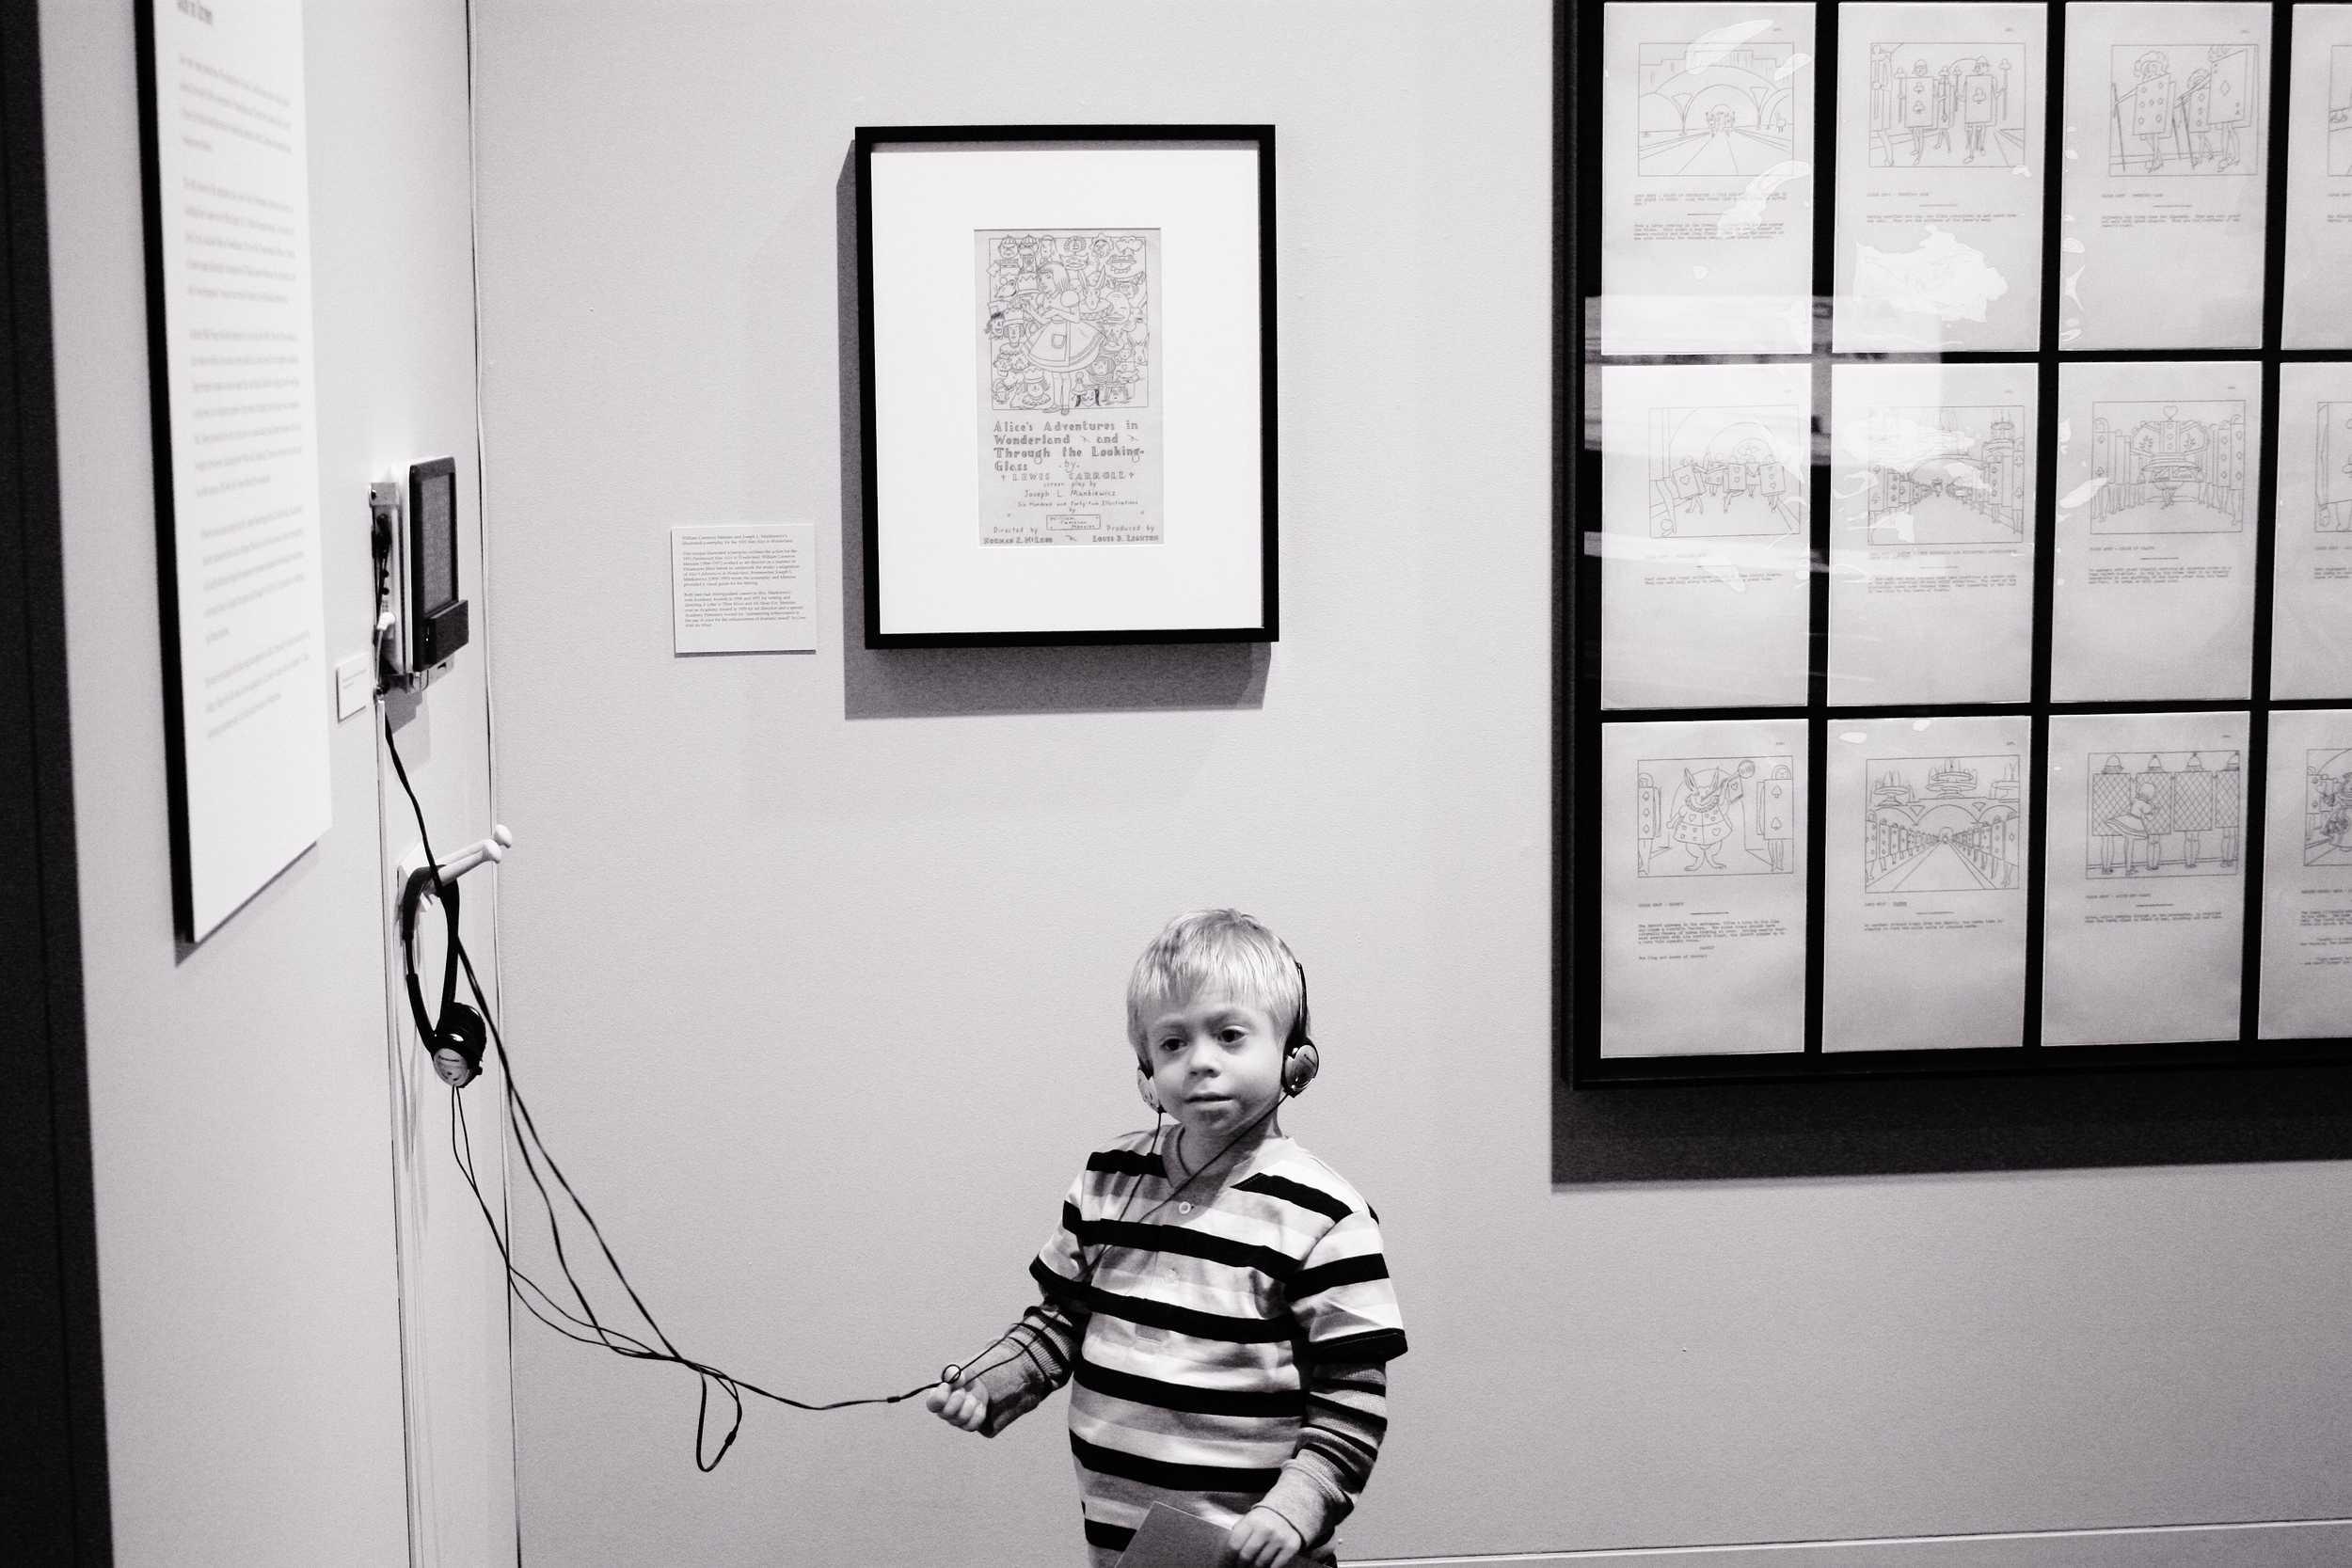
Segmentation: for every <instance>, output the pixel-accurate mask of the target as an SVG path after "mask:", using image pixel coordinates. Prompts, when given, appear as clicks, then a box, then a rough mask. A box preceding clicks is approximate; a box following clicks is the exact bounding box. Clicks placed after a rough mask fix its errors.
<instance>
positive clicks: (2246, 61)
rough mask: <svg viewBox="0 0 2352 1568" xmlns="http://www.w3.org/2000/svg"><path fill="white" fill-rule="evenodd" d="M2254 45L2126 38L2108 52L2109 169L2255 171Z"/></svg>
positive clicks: (2114, 171) (2130, 172) (2144, 172)
mask: <svg viewBox="0 0 2352 1568" xmlns="http://www.w3.org/2000/svg"><path fill="white" fill-rule="evenodd" d="M2254 87H2255V65H2254V49H2253V46H2252V45H2251V44H2245V43H2215V44H2193V45H2192V44H2161V45H2143V44H2125V45H2118V46H2117V47H2116V48H2115V49H2114V50H2113V51H2112V52H2111V55H2110V65H2109V80H2108V85H2107V173H2108V174H2109V175H2115V176H2121V175H2135V176H2143V177H2144V176H2150V175H2175V174H2205V175H2211V174H2251V173H2253V172H2255V167H2254V157H2253V150H2254V148H2253V143H2254V137H2255V129H2254Z"/></svg>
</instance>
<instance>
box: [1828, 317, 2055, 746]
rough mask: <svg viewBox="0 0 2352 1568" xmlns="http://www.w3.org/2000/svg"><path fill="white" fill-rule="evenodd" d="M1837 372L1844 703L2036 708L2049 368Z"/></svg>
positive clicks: (1837, 610) (1834, 637) (1837, 623)
mask: <svg viewBox="0 0 2352 1568" xmlns="http://www.w3.org/2000/svg"><path fill="white" fill-rule="evenodd" d="M1830 377H1831V392H1830V402H1831V420H1830V429H1831V433H1832V434H1831V451H1832V454H1833V455H1832V459H1831V467H1830V496H1831V521H1830V574H1829V626H1830V649H1829V700H1830V702H1831V703H1832V704H1834V705H1857V706H1886V705H1896V704H1902V703H1970V702H1974V703H2021V702H2024V701H2025V700H2026V698H2027V697H2028V696H2029V695H2030V694H2031V689H2032V678H2033V572H2034V562H2033V557H2034V545H2035V540H2034V528H2033V510H2034V430H2035V428H2036V420H2035V417H2034V416H2035V405H2036V403H2037V401H2038V396H2037V393H2038V388H2037V386H2036V372H2035V369H2034V367H2033V366H2031V365H1998V364H1985V365H1977V364H1971V365H1837V366H1834V367H1832V369H1831V372H1830Z"/></svg>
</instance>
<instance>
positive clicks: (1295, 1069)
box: [1282, 1038, 1323, 1099]
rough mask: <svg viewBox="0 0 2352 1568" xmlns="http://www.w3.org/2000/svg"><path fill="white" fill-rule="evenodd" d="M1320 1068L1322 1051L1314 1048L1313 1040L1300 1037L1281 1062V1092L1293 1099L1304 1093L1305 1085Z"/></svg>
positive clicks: (1321, 1068)
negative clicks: (1288, 1054)
mask: <svg viewBox="0 0 2352 1568" xmlns="http://www.w3.org/2000/svg"><path fill="white" fill-rule="evenodd" d="M1322 1070H1323V1053H1322V1052H1320V1051H1317V1050H1316V1049H1315V1042H1314V1041H1312V1040H1311V1039H1304V1038H1302V1039H1301V1040H1300V1041H1299V1042H1298V1044H1297V1045H1295V1047H1293V1048H1292V1050H1291V1053H1290V1056H1289V1058H1288V1059H1287V1060H1285V1061H1284V1062H1283V1063H1282V1092H1283V1093H1285V1094H1287V1095H1290V1096H1292V1097H1293V1098H1294V1099H1295V1098H1296V1097H1297V1096H1299V1095H1302V1094H1304V1093H1306V1092H1307V1085H1310V1084H1311V1083H1313V1082H1314V1081H1315V1074H1316V1073H1318V1072H1320V1071H1322Z"/></svg>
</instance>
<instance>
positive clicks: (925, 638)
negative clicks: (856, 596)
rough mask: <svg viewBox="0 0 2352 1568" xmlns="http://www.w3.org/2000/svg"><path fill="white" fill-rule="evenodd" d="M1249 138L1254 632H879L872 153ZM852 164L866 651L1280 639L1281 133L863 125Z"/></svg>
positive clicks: (1210, 128)
mask: <svg viewBox="0 0 2352 1568" xmlns="http://www.w3.org/2000/svg"><path fill="white" fill-rule="evenodd" d="M1153 141H1160V142H1201V143H1211V142H1222V143H1238V142H1248V143H1253V144H1255V146H1256V148H1257V155H1258V205H1257V218H1258V320H1259V350H1260V353H1259V381H1260V392H1259V400H1258V416H1259V446H1258V454H1259V465H1260V476H1259V494H1260V505H1259V550H1260V569H1259V577H1258V582H1259V617H1260V623H1261V624H1260V625H1258V626H1186V627H1181V628H1166V629H1142V630H1133V629H1120V630H1104V629H1089V628H1073V629H1068V630H1061V631H1050V632H1048V631H972V632H885V631H883V630H882V570H881V548H880V546H881V536H882V523H881V486H880V483H879V480H880V474H879V472H878V467H879V465H878V461H877V442H876V436H875V425H874V404H875V388H874V381H875V376H874V250H873V231H874V206H873V155H874V150H875V149H876V148H877V147H881V146H884V145H887V144H890V143H894V142H898V143H914V144H930V145H935V146H936V145H954V144H959V143H976V144H977V143H991V142H999V143H1016V144H1017V143H1036V144H1038V145H1040V146H1050V145H1056V144H1064V143H1073V142H1153ZM852 161H853V164H854V166H855V169H856V182H857V302H858V333H857V337H858V403H859V417H860V430H859V434H858V457H859V462H860V464H861V465H862V478H863V490H864V494H863V496H862V498H861V499H862V504H863V508H864V516H863V518H862V521H861V530H860V531H861V533H862V535H863V539H864V549H865V552H866V560H865V563H864V577H865V590H866V647H867V648H869V649H891V648H1008V647H1074V646H1089V647H1094V646H1118V645H1125V646H1133V645H1138V644H1155V643H1175V642H1279V641H1281V602H1280V581H1281V577H1280V571H1281V557H1280V550H1281V546H1280V520H1279V501H1280V484H1281V468H1280V464H1279V398H1278V387H1277V378H1278V373H1277V367H1278V356H1277V341H1276V329H1277V323H1276V299H1275V287H1276V276H1277V270H1278V269H1277V267H1276V264H1275V247H1276V243H1277V236H1276V230H1275V127H1274V126H1273V125H1271V124H1250V125H1244V124H1200V125H861V126H858V127H857V128H856V133H855V143H854V154H853V160H852Z"/></svg>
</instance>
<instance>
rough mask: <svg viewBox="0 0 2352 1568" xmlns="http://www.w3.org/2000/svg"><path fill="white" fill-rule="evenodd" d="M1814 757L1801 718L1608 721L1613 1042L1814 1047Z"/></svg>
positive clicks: (1604, 887) (1611, 1049) (1653, 1052)
mask: <svg viewBox="0 0 2352 1568" xmlns="http://www.w3.org/2000/svg"><path fill="white" fill-rule="evenodd" d="M1804 769H1805V740H1804V721H1803V720H1801V719H1776V720H1749V721H1730V722H1710V723H1681V722H1666V723H1641V724H1609V725H1604V726H1603V727H1602V729H1601V778H1602V784H1601V836H1602V841H1603V845H1604V855H1603V861H1602V868H1601V873H1600V876H1601V901H1602V907H1603V913H1602V920H1601V958H1600V1012H1601V1031H1602V1040H1603V1046H1602V1049H1603V1051H1604V1053H1607V1054H1609V1055H1613V1056H1658V1055H1675V1056H1682V1055H1725V1054H1746V1053H1763V1052H1789V1051H1802V1050H1803V1049H1804V947H1805V853H1806V851H1805V843H1804V822H1805V810H1806V807H1805V777H1804Z"/></svg>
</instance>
